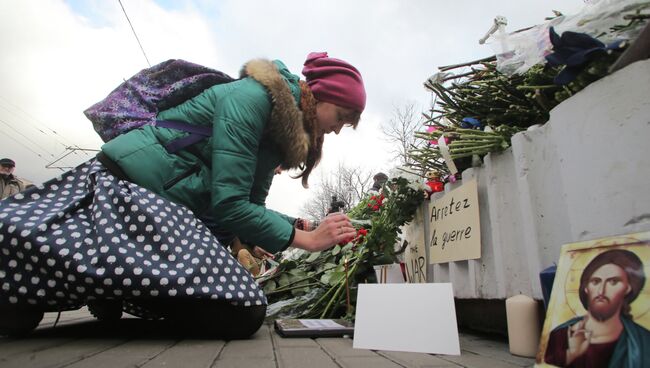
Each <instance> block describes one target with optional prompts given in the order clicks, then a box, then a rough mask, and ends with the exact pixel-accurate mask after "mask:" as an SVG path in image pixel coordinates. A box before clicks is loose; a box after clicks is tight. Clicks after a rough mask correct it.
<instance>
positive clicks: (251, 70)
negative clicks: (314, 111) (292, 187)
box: [240, 59, 310, 168]
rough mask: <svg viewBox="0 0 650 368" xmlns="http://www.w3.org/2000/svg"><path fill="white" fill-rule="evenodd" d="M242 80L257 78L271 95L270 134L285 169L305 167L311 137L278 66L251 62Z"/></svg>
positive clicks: (262, 62)
mask: <svg viewBox="0 0 650 368" xmlns="http://www.w3.org/2000/svg"><path fill="white" fill-rule="evenodd" d="M240 77H242V78H244V77H251V78H253V79H255V80H256V81H258V82H259V83H260V84H262V85H263V86H264V87H265V88H266V89H267V91H268V92H269V95H270V97H271V104H272V110H271V120H270V121H269V123H268V125H267V127H266V131H267V133H268V134H269V137H270V138H271V139H272V140H273V142H274V143H275V144H276V145H277V147H278V148H279V149H280V151H281V152H282V156H283V162H282V166H283V167H284V168H297V167H298V166H299V165H301V164H303V163H304V162H305V161H306V159H307V153H308V150H309V141H310V140H309V136H308V133H307V132H306V131H305V128H304V124H303V114H302V111H300V109H299V108H298V105H297V104H296V100H295V98H294V97H293V94H292V93H291V90H290V89H289V86H288V85H287V82H286V81H285V80H284V78H283V77H282V74H280V71H279V70H278V67H277V66H276V64H274V63H273V62H272V61H270V60H265V59H255V60H251V61H249V62H248V63H246V64H245V65H244V66H243V67H242V70H241V72H240Z"/></svg>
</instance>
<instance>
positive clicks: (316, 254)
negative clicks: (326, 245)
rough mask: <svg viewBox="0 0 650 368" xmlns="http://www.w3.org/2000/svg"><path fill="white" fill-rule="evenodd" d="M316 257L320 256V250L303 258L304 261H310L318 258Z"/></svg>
mask: <svg viewBox="0 0 650 368" xmlns="http://www.w3.org/2000/svg"><path fill="white" fill-rule="evenodd" d="M318 257H320V252H314V253H312V254H310V255H309V257H307V259H306V260H305V262H307V263H312V262H314V261H315V260H316V259H318Z"/></svg>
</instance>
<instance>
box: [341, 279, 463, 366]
mask: <svg viewBox="0 0 650 368" xmlns="http://www.w3.org/2000/svg"><path fill="white" fill-rule="evenodd" d="M352 346H353V347H354V348H355V349H372V350H392V351H408V352H416V353H430V354H449V355H460V343H459V340H458V328H457V327H456V310H455V309H454V295H453V291H452V288H451V284H450V283H437V284H359V293H358V294H357V311H356V320H355V326H354V342H353V343H352Z"/></svg>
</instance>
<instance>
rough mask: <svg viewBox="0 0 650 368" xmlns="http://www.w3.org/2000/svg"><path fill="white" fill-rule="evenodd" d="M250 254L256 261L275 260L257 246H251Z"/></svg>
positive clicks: (271, 255)
mask: <svg viewBox="0 0 650 368" xmlns="http://www.w3.org/2000/svg"><path fill="white" fill-rule="evenodd" d="M251 252H252V253H253V257H255V258H258V259H267V258H271V259H274V258H275V256H274V255H273V254H272V253H269V252H267V251H266V250H264V248H260V247H258V246H257V245H255V246H253V250H252V251H251Z"/></svg>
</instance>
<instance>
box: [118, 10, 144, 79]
mask: <svg viewBox="0 0 650 368" xmlns="http://www.w3.org/2000/svg"><path fill="white" fill-rule="evenodd" d="M117 2H118V3H120V7H121V8H122V12H123V13H124V16H125V17H126V20H127V22H129V26H131V30H132V31H133V35H134V36H135V40H136V41H138V45H139V46H140V50H142V55H144V58H145V60H147V64H148V65H149V67H151V63H150V62H149V58H148V57H147V53H146V52H144V48H143V47H142V44H141V43H140V39H139V38H138V34H137V33H135V28H133V24H131V20H130V19H129V16H128V15H127V14H126V10H124V5H122V0H117Z"/></svg>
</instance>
